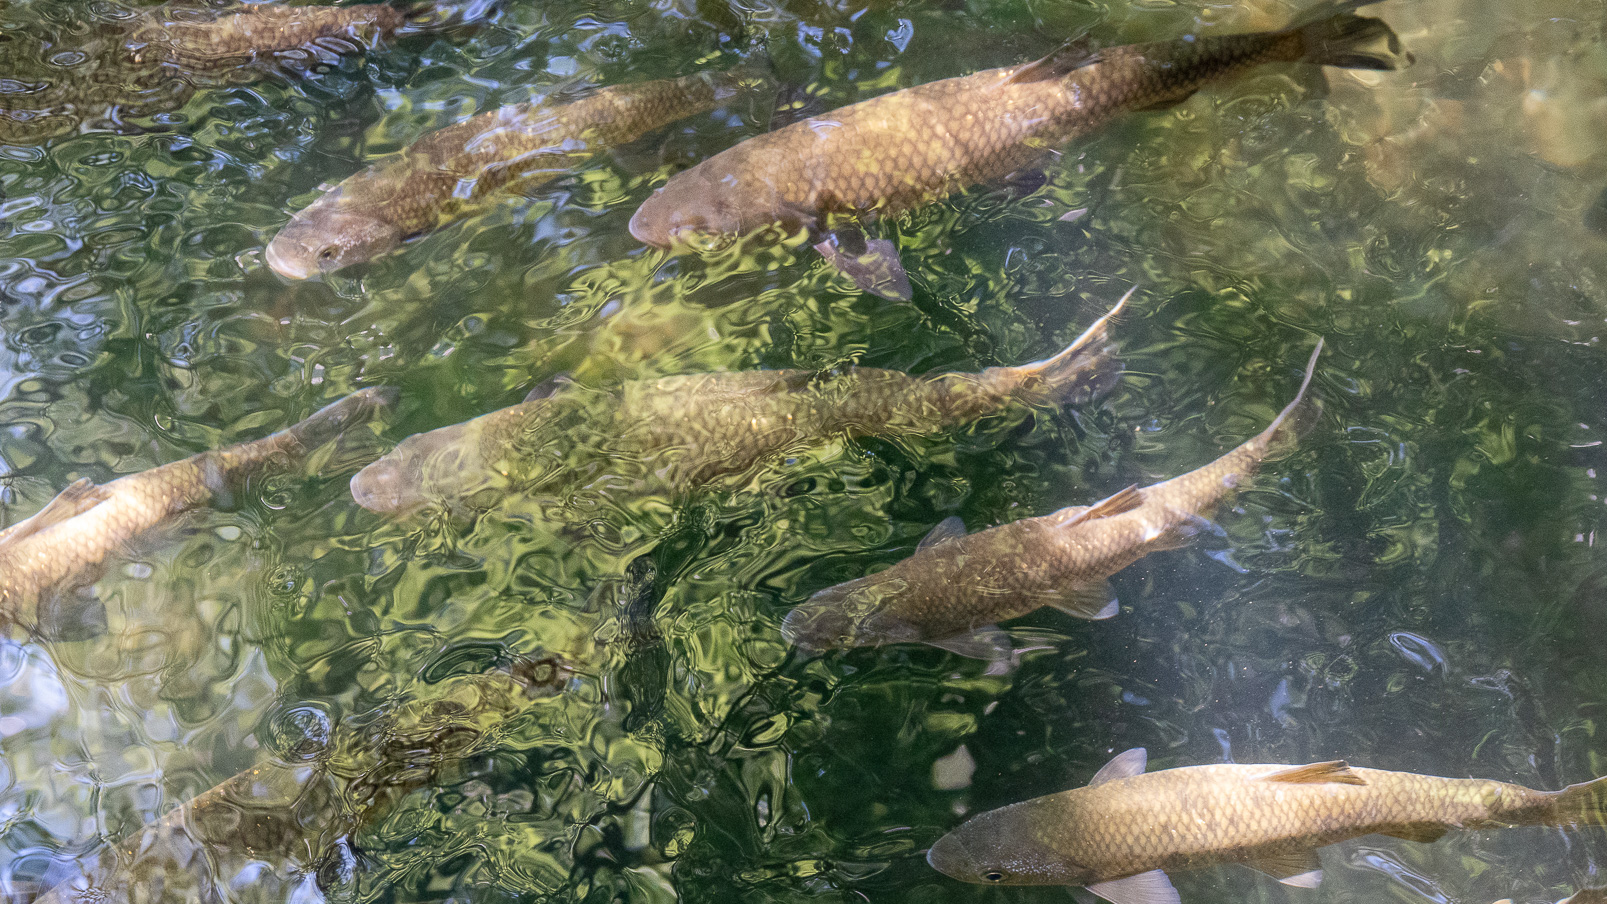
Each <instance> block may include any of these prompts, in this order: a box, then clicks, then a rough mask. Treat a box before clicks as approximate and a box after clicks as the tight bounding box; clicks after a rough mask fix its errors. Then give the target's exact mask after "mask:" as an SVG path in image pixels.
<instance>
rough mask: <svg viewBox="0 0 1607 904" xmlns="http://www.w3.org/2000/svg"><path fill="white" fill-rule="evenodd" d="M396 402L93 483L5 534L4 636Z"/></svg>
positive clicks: (359, 397)
mask: <svg viewBox="0 0 1607 904" xmlns="http://www.w3.org/2000/svg"><path fill="white" fill-rule="evenodd" d="M392 398H393V395H392V394H391V393H390V392H389V391H388V390H379V389H365V390H360V391H358V392H356V393H353V394H352V395H349V396H347V397H346V398H344V399H342V400H340V401H338V402H335V403H334V404H332V405H330V406H328V407H327V408H324V409H323V410H321V411H319V412H317V413H316V414H314V415H312V416H311V417H309V418H307V419H306V420H305V421H302V422H301V423H299V424H296V425H295V426H292V427H290V428H287V429H285V430H282V431H280V432H278V433H275V434H273V435H271V436H268V437H264V438H263V439H259V440H253V441H251V442H246V443H241V444H239V445H236V446H231V447H229V448H227V449H221V450H215V451H208V452H202V453H200V454H199V455H195V456H192V457H190V458H187V459H184V460H182V461H176V462H172V463H169V464H165V465H161V466H159V467H155V468H151V469H150V470H148V471H142V472H140V473H138V474H130V475H128V476H126V477H120V478H118V479H116V480H114V481H111V482H110V483H108V484H106V485H105V486H95V485H94V484H91V483H90V482H89V481H88V480H80V481H79V482H78V483H75V484H73V485H72V486H70V487H68V488H67V489H66V490H63V491H62V493H61V494H60V495H59V496H57V497H56V498H55V499H53V500H51V501H50V502H49V503H48V504H46V506H45V508H43V509H41V510H40V511H39V512H38V513H37V514H35V515H34V516H33V517H31V518H29V519H27V520H25V521H21V522H18V523H17V524H14V525H12V526H11V527H9V528H6V529H5V530H4V531H0V630H4V629H5V628H8V627H9V626H11V625H13V624H15V625H19V626H21V627H22V628H23V629H25V630H33V629H34V628H35V627H36V616H37V611H36V610H37V608H38V605H39V602H40V600H41V598H42V597H43V596H44V595H46V594H47V593H50V592H54V591H57V590H60V589H63V588H64V585H66V584H68V583H70V582H72V581H74V580H81V579H83V578H85V577H87V576H89V575H91V574H92V573H93V571H94V569H95V568H96V566H99V565H100V564H101V563H102V562H104V561H105V560H106V558H107V557H108V556H110V555H111V554H112V553H113V552H115V551H117V550H118V549H120V548H121V547H122V546H123V545H124V544H126V543H128V542H129V541H131V540H133V539H134V538H136V537H138V536H139V535H140V534H143V533H145V532H146V531H149V530H151V529H153V528H155V527H158V526H160V525H161V524H163V523H165V522H167V521H170V520H171V519H173V518H174V517H176V516H177V515H179V514H181V513H183V512H186V511H189V510H191V509H194V508H197V507H199V506H202V505H206V504H207V503H209V502H211V501H212V500H213V498H214V497H215V496H216V494H217V493H218V492H220V491H222V490H224V489H225V488H226V487H228V486H231V485H237V484H238V482H239V481H241V480H243V479H245V478H246V477H248V476H253V475H260V474H265V473H271V472H275V471H279V470H283V469H285V468H288V467H292V466H294V465H295V464H297V463H298V462H300V461H302V460H304V459H305V458H306V456H307V455H308V454H309V453H310V452H312V451H313V450H315V449H317V448H318V447H319V446H321V445H323V444H325V443H327V442H329V441H330V440H333V439H334V438H336V437H337V436H338V435H339V434H340V433H341V432H342V431H344V430H345V429H347V428H349V427H351V426H353V425H356V424H360V423H362V422H364V421H366V420H368V419H369V418H370V417H372V416H373V415H374V414H375V413H376V412H377V411H379V410H380V409H381V408H383V407H386V406H388V405H389V404H390V402H391V399H392Z"/></svg>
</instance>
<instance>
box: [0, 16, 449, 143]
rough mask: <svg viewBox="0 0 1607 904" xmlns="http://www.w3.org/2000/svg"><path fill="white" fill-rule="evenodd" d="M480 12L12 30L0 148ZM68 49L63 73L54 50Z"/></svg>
mask: <svg viewBox="0 0 1607 904" xmlns="http://www.w3.org/2000/svg"><path fill="white" fill-rule="evenodd" d="M480 11H481V10H479V7H478V0H475V2H473V3H470V4H468V5H466V6H464V7H437V6H433V5H428V4H426V5H421V6H416V7H412V8H410V9H407V10H404V9H401V8H398V7H395V6H391V5H389V4H385V3H371V4H357V5H351V6H284V5H279V4H266V3H264V4H238V5H236V6H233V7H230V8H228V9H223V10H219V9H210V8H205V7H196V6H194V5H192V4H188V3H171V4H163V5H161V6H157V7H153V8H148V9H135V10H124V9H118V10H117V11H116V12H115V13H113V14H104V13H103V14H102V15H101V16H100V18H98V19H91V20H89V21H88V24H87V26H86V27H85V28H80V29H74V30H71V31H68V32H66V33H57V32H59V31H60V29H53V28H51V27H49V26H48V25H46V24H44V23H36V24H37V26H38V27H25V28H12V29H10V30H8V31H7V34H6V37H7V39H8V41H7V42H6V46H4V47H0V68H3V69H4V71H5V72H6V78H7V80H8V81H7V85H8V87H7V90H5V91H4V92H0V141H3V142H5V143H7V144H17V145H30V144H41V143H43V142H46V141H48V140H50V139H52V138H55V137H58V136H61V135H65V134H69V133H71V132H73V131H75V130H78V129H80V128H82V127H84V126H86V125H88V126H90V127H95V128H109V129H113V130H124V129H126V128H128V125H127V122H126V120H128V119H130V118H136V117H143V116H150V115H154V114H156V113H162V112H166V111H168V110H175V109H178V108H179V107H182V106H183V105H184V104H185V103H187V102H188V101H189V99H190V98H191V97H192V96H193V95H194V94H195V91H196V89H197V88H198V87H203V86H207V85H213V84H222V83H231V82H241V81H246V80H251V79H254V78H257V77H260V76H261V75H263V74H266V72H267V71H268V70H269V69H271V68H272V67H270V66H267V65H262V64H275V63H279V62H286V63H294V62H295V59H296V58H297V57H302V58H305V57H313V58H316V59H318V60H325V59H329V58H331V57H337V56H345V55H350V54H355V53H360V52H363V51H367V50H371V49H374V48H376V47H378V46H379V45H381V44H383V43H384V42H386V41H388V40H390V39H392V38H395V37H398V36H401V35H406V34H413V33H423V32H431V31H437V30H441V29H445V28H450V27H453V26H455V25H457V24H460V23H462V22H464V21H466V20H468V19H470V18H472V17H473V16H474V15H477V14H478V13H479V12H480ZM63 47H69V48H71V50H72V54H71V58H72V63H71V64H70V65H62V64H61V63H60V62H59V59H60V58H61V57H62V48H63Z"/></svg>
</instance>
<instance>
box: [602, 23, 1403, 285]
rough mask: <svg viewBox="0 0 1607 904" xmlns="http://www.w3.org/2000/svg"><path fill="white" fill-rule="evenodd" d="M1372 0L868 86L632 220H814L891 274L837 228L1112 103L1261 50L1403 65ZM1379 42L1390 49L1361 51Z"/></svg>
mask: <svg viewBox="0 0 1607 904" xmlns="http://www.w3.org/2000/svg"><path fill="white" fill-rule="evenodd" d="M1370 2H1376V0H1348V2H1330V3H1325V4H1323V5H1321V6H1319V7H1318V8H1317V9H1316V10H1315V11H1314V12H1313V13H1312V14H1311V16H1310V17H1308V18H1306V19H1302V20H1301V21H1300V22H1298V23H1296V24H1295V25H1292V26H1290V27H1289V28H1287V29H1284V30H1282V31H1275V32H1258V33H1251V34H1237V35H1225V36H1220V37H1190V38H1187V39H1184V40H1180V41H1169V42H1160V43H1152V44H1134V45H1128V46H1122V47H1108V48H1102V49H1096V48H1094V47H1093V46H1091V45H1090V44H1088V43H1087V42H1084V41H1078V42H1073V43H1071V44H1068V45H1066V46H1065V47H1063V48H1062V49H1061V50H1059V51H1057V52H1056V53H1054V54H1052V55H1050V56H1048V57H1045V58H1044V59H1042V60H1038V61H1037V62H1033V63H1029V64H1026V65H1021V66H1010V67H1006V68H1002V69H989V70H985V71H982V72H977V73H974V74H972V75H968V76H963V77H960V78H951V79H944V80H941V81H936V82H930V83H927V84H924V85H918V86H915V87H913V88H906V89H904V90H901V91H895V92H893V93H891V94H885V95H882V96H880V97H875V98H872V99H870V100H867V101H862V102H860V103H857V104H853V105H851V106H847V107H843V108H840V109H838V110H834V111H832V112H830V113H827V114H824V115H822V116H817V117H812V118H809V119H805V120H802V121H800V122H796V123H793V124H792V125H789V126H787V127H785V128H781V129H778V130H776V131H774V132H770V133H767V134H764V135H759V136H756V137H754V138H750V139H748V140H746V141H744V142H742V143H740V144H738V145H736V146H735V147H732V148H730V149H728V150H726V151H723V152H721V153H719V154H716V155H715V156H713V157H710V158H709V159H708V160H705V161H703V162H702V163H699V164H698V165H696V166H694V167H692V168H691V169H688V170H686V171H684V172H681V173H678V174H676V175H675V176H673V177H671V178H670V180H669V182H667V183H666V184H665V185H664V186H663V187H662V188H660V189H659V190H658V191H657V192H656V193H654V194H653V196H652V197H650V198H648V199H647V201H646V202H644V203H643V204H642V206H641V207H640V208H639V209H638V210H637V211H636V214H635V216H634V217H632V218H631V223H630V230H631V234H632V235H634V236H635V237H636V238H637V239H638V240H639V241H642V242H644V243H646V244H649V245H653V246H657V247H661V248H679V247H683V246H687V245H710V244H718V243H721V242H725V241H729V240H730V239H733V238H736V237H741V236H746V235H750V234H753V233H756V232H758V231H759V230H761V229H764V228H766V227H770V226H773V225H779V226H780V228H781V230H782V231H783V232H784V233H786V234H796V233H797V232H798V231H800V230H804V231H807V232H808V233H809V234H810V237H811V241H816V242H817V247H818V248H820V250H821V251H822V253H825V254H827V255H828V257H831V258H833V259H834V260H838V261H840V262H842V261H849V262H854V266H852V267H850V268H846V272H849V273H850V275H855V274H856V273H864V274H867V277H866V278H867V279H871V280H872V281H873V282H875V283H876V284H878V285H883V286H885V285H887V280H886V277H885V275H881V276H875V277H872V276H869V275H868V274H871V273H875V272H876V271H877V270H878V268H880V269H881V270H882V271H885V270H886V268H888V267H891V266H896V264H897V258H896V254H894V256H893V259H892V260H891V261H886V260H874V258H877V257H885V256H886V254H885V253H883V252H887V253H891V249H890V246H884V247H883V248H881V249H878V248H876V247H874V246H867V245H866V243H865V242H864V241H863V240H862V239H858V238H856V239H854V240H851V241H849V242H848V243H847V244H848V245H849V246H851V247H852V249H853V250H852V251H849V252H847V253H846V254H844V253H843V252H842V251H841V250H840V246H841V245H842V244H843V243H842V242H839V241H833V240H830V239H829V238H828V234H829V233H831V232H832V231H833V230H834V229H836V228H837V226H838V224H839V223H847V224H848V228H850V229H852V228H854V227H853V225H852V224H853V223H854V222H855V221H857V220H862V219H865V218H868V217H872V216H881V217H886V216H895V215H897V214H899V213H902V212H904V211H907V210H910V209H912V208H915V207H918V206H921V205H924V204H929V203H932V202H934V201H938V200H940V199H942V198H944V197H946V196H948V195H950V194H953V193H955V192H958V191H962V190H964V189H966V188H968V187H970V186H973V185H977V184H982V183H993V182H998V181H1000V180H1003V179H1004V178H1005V177H1006V176H1008V175H1010V174H1012V173H1016V172H1019V171H1022V170H1026V169H1029V168H1031V167H1034V166H1036V165H1038V164H1040V163H1041V162H1042V161H1043V160H1044V158H1045V157H1046V156H1047V155H1048V154H1049V153H1050V152H1052V151H1053V150H1054V149H1055V148H1057V147H1059V146H1061V145H1063V144H1065V143H1066V142H1068V141H1070V140H1072V139H1074V138H1077V137H1079V136H1083V135H1087V134H1089V133H1090V132H1093V131H1095V130H1096V129H1098V128H1100V127H1101V126H1103V125H1105V124H1106V123H1108V122H1110V121H1111V120H1112V119H1114V118H1116V117H1117V116H1120V115H1122V114H1124V113H1127V112H1130V111H1135V110H1146V109H1157V108H1162V107H1166V106H1170V105H1172V104H1176V103H1178V102H1181V101H1182V100H1184V99H1186V98H1188V97H1189V96H1190V95H1191V94H1193V93H1194V92H1195V91H1196V90H1198V89H1199V88H1201V87H1202V86H1204V85H1206V84H1208V83H1211V82H1214V81H1218V80H1221V79H1225V78H1228V77H1231V76H1234V75H1236V74H1239V73H1242V72H1244V71H1246V70H1248V69H1251V68H1254V67H1256V66H1260V65H1262V64H1265V63H1276V62H1308V63H1312V64H1317V65H1336V66H1354V67H1362V68H1375V69H1389V68H1395V66H1396V65H1397V54H1398V51H1399V46H1398V41H1397V39H1396V38H1395V35H1394V33H1393V32H1391V31H1390V30H1389V27H1388V26H1387V25H1385V24H1384V23H1383V22H1381V21H1379V20H1377V19H1364V18H1360V17H1358V16H1356V15H1355V12H1354V10H1355V9H1356V8H1357V7H1360V6H1364V5H1367V4H1368V3H1370ZM1380 42H1384V43H1387V45H1388V49H1389V51H1390V54H1388V55H1386V54H1381V53H1374V52H1370V51H1368V50H1367V48H1369V47H1371V46H1372V45H1374V44H1377V43H1380ZM866 257H870V258H873V259H872V260H865V259H863V258H866ZM899 273H902V270H901V268H900V270H899ZM860 281H861V288H871V286H870V285H869V284H867V283H866V281H865V280H864V279H861V280H860ZM890 294H893V295H898V294H900V293H898V292H893V293H890ZM902 294H903V295H904V296H906V297H907V287H906V289H905V290H904V292H903V293H902Z"/></svg>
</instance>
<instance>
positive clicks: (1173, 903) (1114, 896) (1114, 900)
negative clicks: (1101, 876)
mask: <svg viewBox="0 0 1607 904" xmlns="http://www.w3.org/2000/svg"><path fill="white" fill-rule="evenodd" d="M1088 890H1089V891H1091V892H1093V893H1094V894H1096V895H1099V896H1100V897H1101V898H1104V899H1105V900H1107V901H1110V902H1111V904H1182V901H1183V899H1182V898H1180V897H1178V894H1177V889H1175V888H1173V887H1172V880H1170V879H1168V878H1166V874H1165V873H1163V872H1161V871H1160V870H1158V869H1156V870H1150V871H1149V872H1147V873H1139V874H1138V875H1136V876H1128V877H1127V878H1125V879H1112V880H1111V881H1109V882H1097V883H1095V884H1093V885H1090V886H1088Z"/></svg>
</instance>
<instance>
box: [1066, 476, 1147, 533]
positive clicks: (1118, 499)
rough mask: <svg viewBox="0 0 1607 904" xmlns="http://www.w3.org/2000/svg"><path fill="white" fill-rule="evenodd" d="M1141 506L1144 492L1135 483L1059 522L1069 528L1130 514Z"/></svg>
mask: <svg viewBox="0 0 1607 904" xmlns="http://www.w3.org/2000/svg"><path fill="white" fill-rule="evenodd" d="M1143 504H1144V491H1143V490H1141V489H1139V488H1138V484H1136V483H1135V484H1133V485H1132V486H1130V487H1127V488H1126V489H1122V490H1117V491H1116V492H1114V493H1112V494H1110V495H1109V496H1106V497H1105V498H1104V499H1101V500H1099V501H1098V502H1096V503H1094V504H1093V505H1090V506H1088V507H1087V508H1085V509H1083V510H1082V511H1080V512H1077V513H1076V514H1075V515H1073V516H1072V517H1070V518H1067V519H1066V520H1064V521H1062V522H1060V526H1061V527H1071V526H1072V525H1074V524H1082V523H1084V522H1087V521H1095V520H1098V519H1100V518H1109V517H1112V516H1114V515H1120V514H1121V513H1123V512H1130V511H1132V510H1133V509H1135V508H1138V507H1139V506H1140V505H1143Z"/></svg>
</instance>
